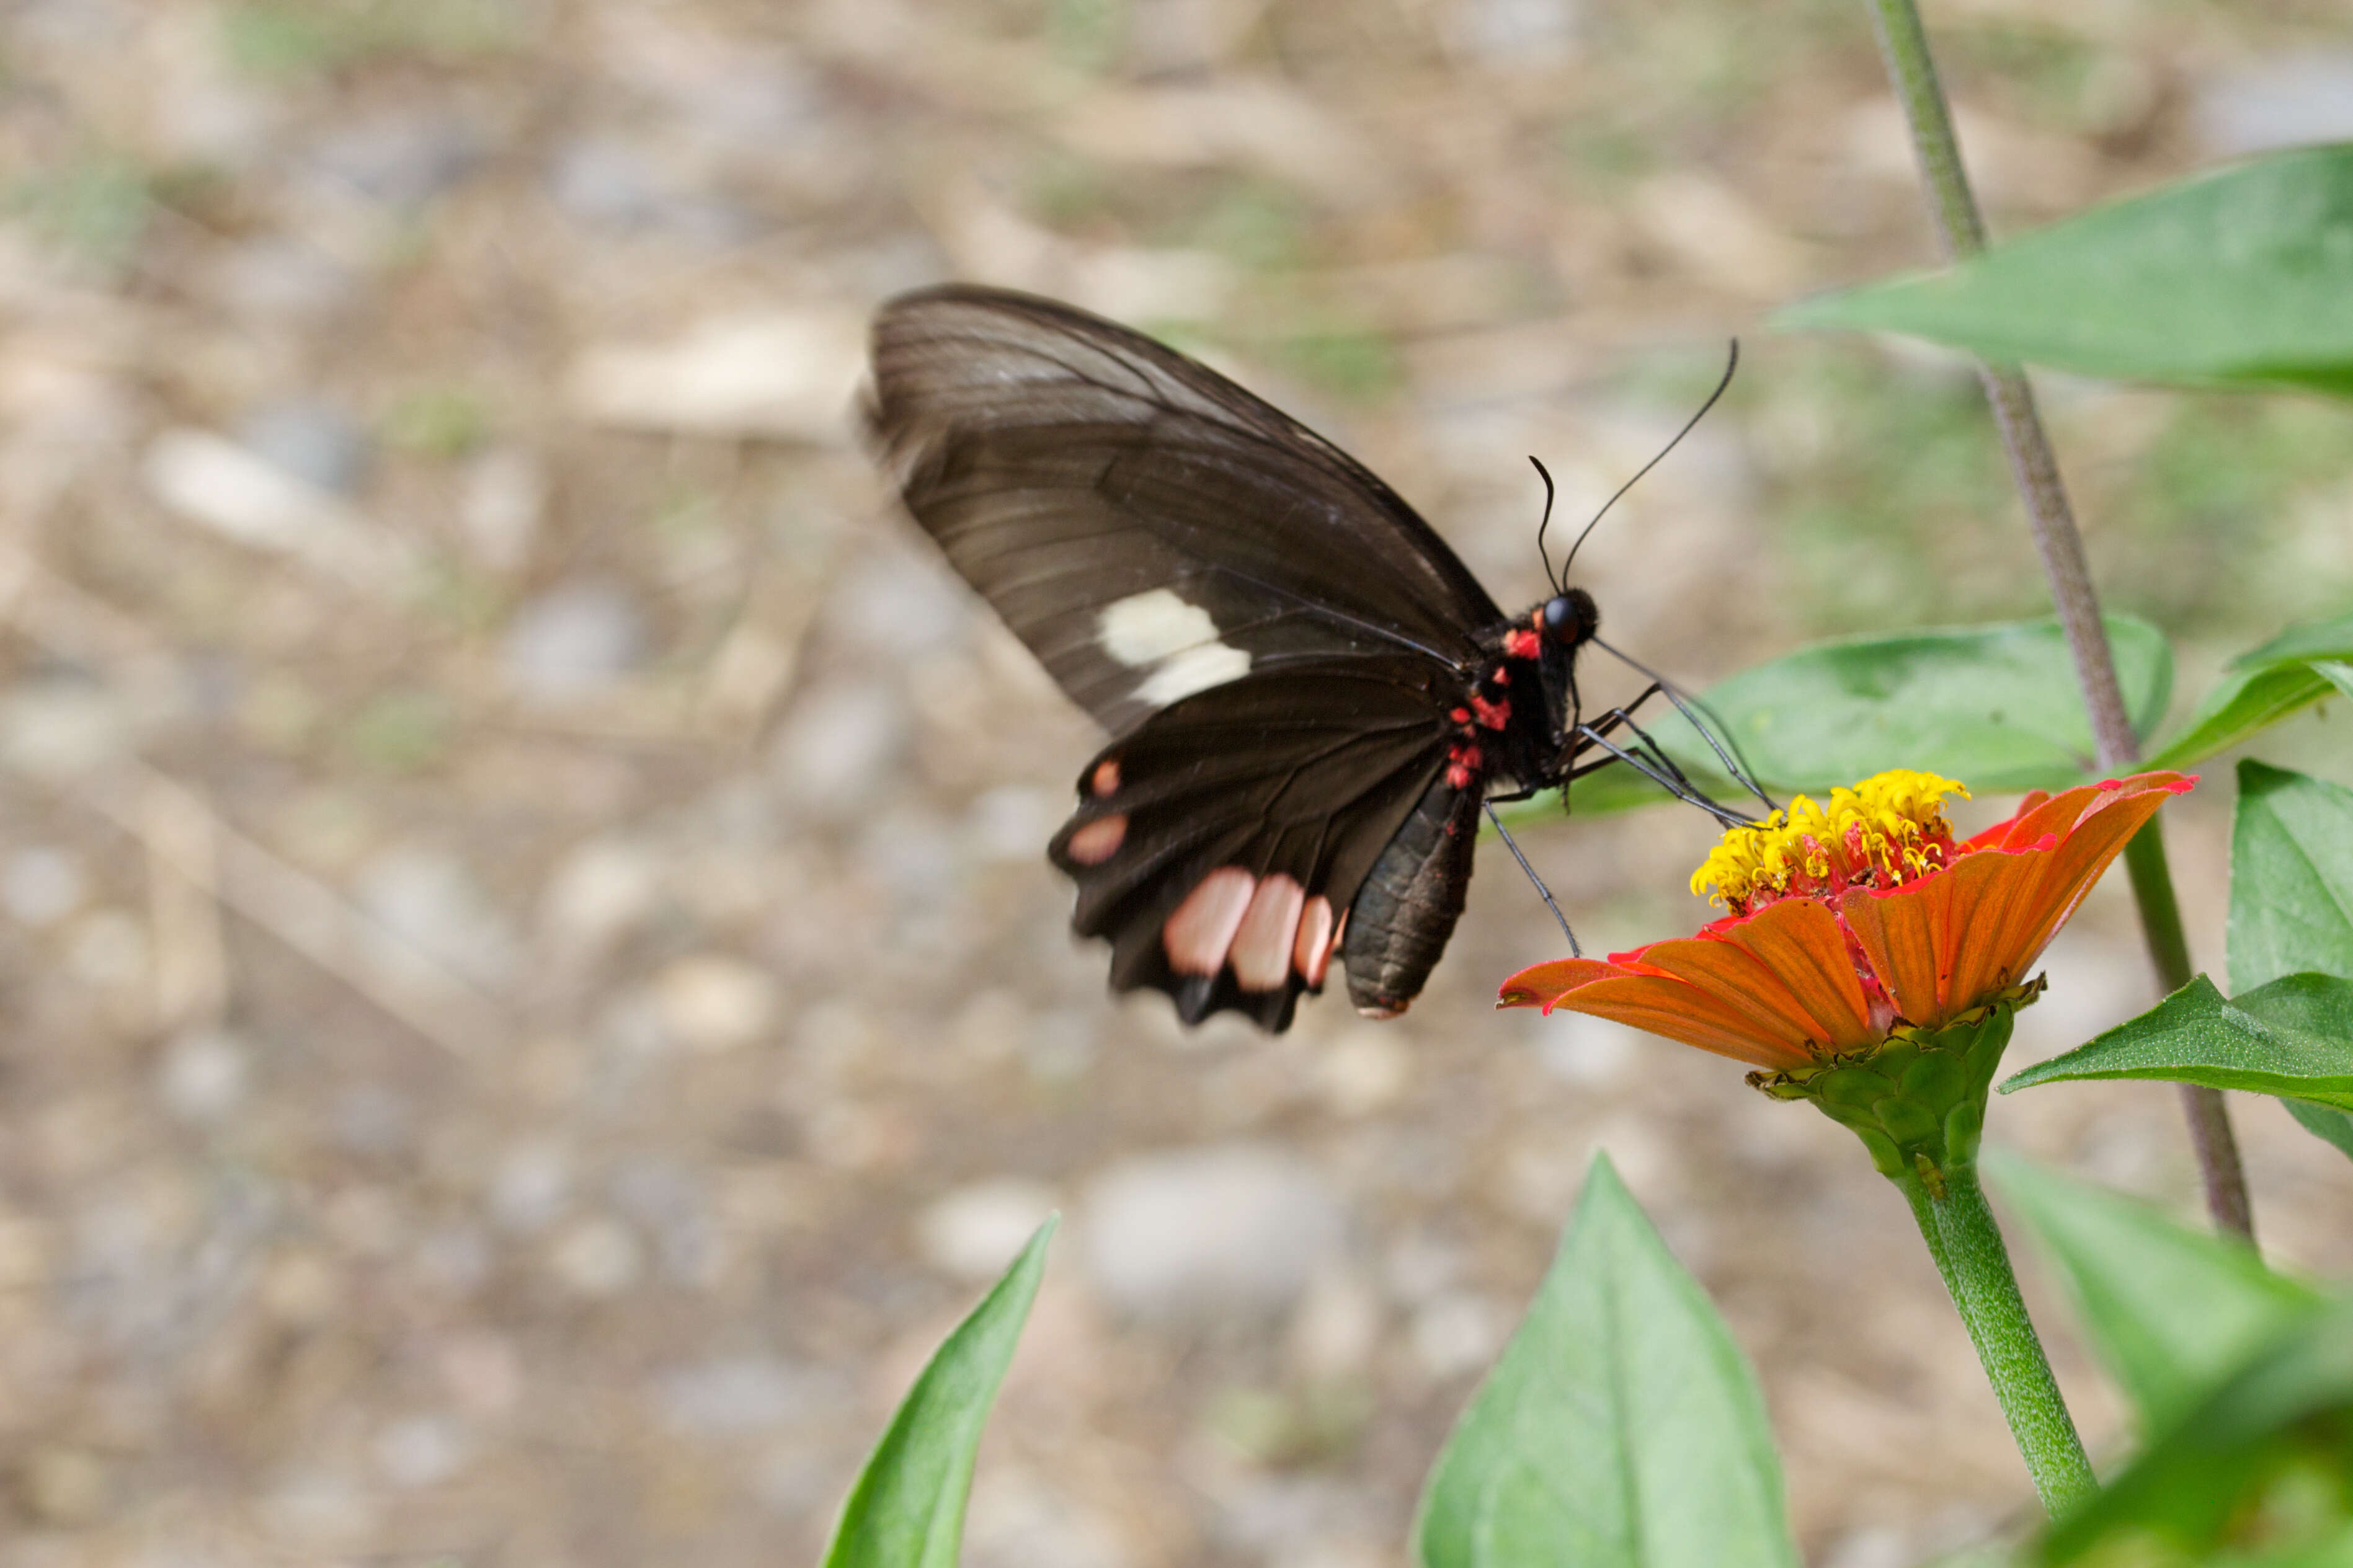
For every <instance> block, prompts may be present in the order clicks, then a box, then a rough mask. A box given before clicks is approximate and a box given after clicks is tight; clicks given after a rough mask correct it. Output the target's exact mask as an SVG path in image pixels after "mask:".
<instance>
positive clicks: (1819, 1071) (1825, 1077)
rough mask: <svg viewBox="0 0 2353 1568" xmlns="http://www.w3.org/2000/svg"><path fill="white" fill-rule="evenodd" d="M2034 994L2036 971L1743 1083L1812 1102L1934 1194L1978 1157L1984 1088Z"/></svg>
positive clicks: (1891, 1175)
mask: <svg viewBox="0 0 2353 1568" xmlns="http://www.w3.org/2000/svg"><path fill="white" fill-rule="evenodd" d="M2041 994H2042V976H2041V975H2039V974H2038V975H2036V976H2035V977H2034V978H2033V979H2032V980H2030V981H2028V982H2027V983H2026V984H2023V985H2013V986H2011V987H2010V989H2009V990H2007V991H2004V992H2002V993H2001V994H2000V995H1998V996H1996V997H1994V998H1993V999H1992V1000H1991V1001H1989V1002H1987V1003H1986V1004H1984V1005H1982V1006H1978V1007H1973V1008H1971V1009H1970V1010H1969V1011H1968V1012H1966V1013H1964V1014H1962V1015H1961V1016H1958V1017H1957V1018H1955V1019H1953V1020H1952V1022H1950V1023H1948V1024H1947V1025H1945V1026H1943V1027H1942V1028H1937V1029H1922V1028H1917V1027H1915V1026H1913V1025H1910V1024H1898V1025H1896V1026H1894V1029H1892V1030H1890V1031H1889V1033H1888V1037H1887V1039H1886V1041H1885V1042H1884V1043H1883V1044H1881V1045H1877V1046H1873V1047H1870V1048H1868V1049H1865V1050H1860V1051H1853V1052H1850V1053H1849V1054H1847V1055H1845V1056H1842V1057H1832V1058H1830V1059H1829V1060H1828V1061H1824V1062H1820V1063H1818V1064H1816V1065H1814V1066H1812V1067H1803V1068H1788V1069H1787V1070H1785V1071H1781V1072H1753V1073H1750V1074H1749V1075H1748V1081H1749V1083H1750V1084H1751V1085H1752V1086H1753V1087H1755V1088H1757V1089H1761V1090H1763V1091H1764V1092H1765V1093H1767V1094H1769V1095H1771V1096H1772V1097H1773V1098H1774V1099H1776V1100H1811V1101H1812V1102H1813V1104H1814V1107H1815V1109H1816V1110H1820V1112H1821V1113H1822V1114H1823V1115H1824V1116H1827V1117H1829V1118H1830V1119H1831V1121H1835V1122H1837V1123H1838V1124H1839V1125H1840V1126H1841V1127H1843V1128H1845V1129H1846V1130H1847V1131H1850V1132H1852V1133H1853V1134H1854V1135H1855V1136H1856V1137H1857V1138H1860V1139H1862V1146H1863V1148H1864V1149H1865V1150H1866V1151H1868V1152H1870V1155H1871V1163H1872V1164H1873V1165H1874V1166H1876V1167H1877V1168H1878V1170H1879V1173H1880V1174H1881V1175H1883V1176H1885V1177H1887V1178H1888V1179H1889V1180H1891V1181H1898V1180H1901V1179H1903V1178H1904V1177H1905V1175H1907V1174H1912V1175H1917V1176H1918V1177H1919V1178H1920V1179H1921V1180H1922V1181H1924V1182H1926V1184H1928V1190H1929V1192H1930V1193H1931V1194H1936V1195H1942V1194H1943V1191H1944V1184H1945V1173H1946V1172H1947V1171H1948V1170H1951V1169H1952V1168H1954V1167H1955V1166H1957V1165H1974V1164H1976V1163H1977V1157H1978V1140H1979V1139H1980V1138H1981V1137H1982V1136H1983V1134H1984V1131H1985V1107H1986V1096H1987V1095H1988V1094H1989V1093H1991V1092H1992V1089H1993V1079H1994V1073H1995V1071H1996V1070H1997V1069H1999V1068H2000V1066H2001V1053H2002V1051H2003V1050H2004V1049H2005V1048H2006V1047H2008V1046H2009V1045H2010V1023H2011V1020H2012V1019H2013V1018H2014V1017H2015V1016H2017V1013H2018V1010H2019V1009H2020V1008H2021V1007H2023V1006H2025V1005H2027V1004H2028V1003H2030V1002H2031V1001H2033V1000H2034V999H2035V997H2037V996H2039V995H2041Z"/></svg>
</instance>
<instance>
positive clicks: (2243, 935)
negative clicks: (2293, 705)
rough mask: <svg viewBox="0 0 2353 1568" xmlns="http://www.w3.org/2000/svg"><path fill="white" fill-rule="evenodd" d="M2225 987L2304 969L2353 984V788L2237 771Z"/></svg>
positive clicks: (2243, 987) (2278, 773) (2269, 771)
mask: <svg viewBox="0 0 2353 1568" xmlns="http://www.w3.org/2000/svg"><path fill="white" fill-rule="evenodd" d="M2230 952H2231V984H2232V989H2233V990H2236V991H2240V992H2245V991H2250V990H2253V988H2254V987H2256V986H2258V985H2261V984H2264V983H2265V982H2266V981H2271V980H2275V979H2277V978H2279V977H2280V976H2281V975H2284V974H2295V973H2301V972H2304V971H2307V970H2313V971H2317V972H2319V973H2324V974H2341V975H2346V976H2348V977H2353V790H2348V789H2346V788H2344V787H2342V786H2341V785H2337V784H2329V783H2327V782H2326V781H2325V780H2321V779H2316V778H2311V777H2308V776H2306V774H2303V773H2289V772H2287V771H2285V770H2284V769H2281V768H2274V767H2267V766H2265V765H2264V764H2263V763H2258V762H2254V761H2252V760H2250V761H2247V762H2242V763H2240V764H2239V811H2238V818H2237V820H2236V822H2235V823H2234V824H2233V825H2232V830H2231V925H2230Z"/></svg>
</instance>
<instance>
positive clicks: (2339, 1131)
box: [2280, 1100, 2353, 1160]
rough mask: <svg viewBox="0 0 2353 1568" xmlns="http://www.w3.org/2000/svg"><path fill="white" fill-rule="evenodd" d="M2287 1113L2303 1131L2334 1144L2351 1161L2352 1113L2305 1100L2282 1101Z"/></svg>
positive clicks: (2352, 1147) (2352, 1151)
mask: <svg viewBox="0 0 2353 1568" xmlns="http://www.w3.org/2000/svg"><path fill="white" fill-rule="evenodd" d="M2280 1103H2281V1104H2282V1105H2284V1106H2286V1107H2287V1113H2288V1114H2289V1115H2290V1116H2293V1117H2295V1119H2296V1121H2298V1122H2300V1123H2302V1124H2303V1127H2304V1130H2305V1131H2306V1132H2309V1133H2311V1134H2312V1135H2313V1136H2314V1137H2315V1138H2318V1139H2320V1140H2322V1141H2323V1142H2329V1143H2334V1144H2336V1145H2337V1150H2338V1151H2339V1152H2341V1153H2343V1154H2344V1156H2345V1157H2346V1158H2347V1159H2348V1160H2353V1112H2347V1111H2342V1110H2334V1109H2332V1108H2330V1107H2328V1106H2326V1105H2315V1104H2313V1103H2312V1102H2311V1101H2310V1100H2282V1101H2280Z"/></svg>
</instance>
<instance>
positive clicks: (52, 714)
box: [0, 677, 133, 784]
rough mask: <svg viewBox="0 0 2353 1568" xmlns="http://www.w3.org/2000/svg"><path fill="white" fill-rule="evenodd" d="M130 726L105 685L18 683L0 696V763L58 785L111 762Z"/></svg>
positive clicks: (64, 680) (66, 680)
mask: <svg viewBox="0 0 2353 1568" xmlns="http://www.w3.org/2000/svg"><path fill="white" fill-rule="evenodd" d="M132 738H133V737H132V721H131V718H130V715H129V714H127V713H126V712H124V711H123V707H122V704H121V702H119V701H118V700H116V699H115V698H114V696H113V695H112V694H111V692H109V691H107V690H106V689H104V688H103V687H100V686H98V685H96V684H94V683H92V682H90V681H88V680H81V679H73V678H70V677H56V678H51V679H37V680H26V681H20V682H18V683H17V684H16V686H15V687H13V688H11V689H9V690H8V692H7V693H6V694H5V697H0V761H5V762H6V763H7V765H8V766H10V767H12V768H14V769H16V771H17V772H18V773H24V774H26V775H27V776H29V777H32V778H37V779H39V780H41V781H43V782H44V783H47V784H64V783H66V782H68V781H69V780H71V779H75V778H78V777H80V776H82V775H83V774H86V773H91V772H94V771H95V770H97V769H99V768H101V767H104V766H105V765H106V764H108V763H112V762H115V761H116V760H118V759H119V758H121V756H122V755H123V754H124V753H125V752H128V751H129V750H130V749H131V744H132Z"/></svg>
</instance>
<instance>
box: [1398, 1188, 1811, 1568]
mask: <svg viewBox="0 0 2353 1568" xmlns="http://www.w3.org/2000/svg"><path fill="white" fill-rule="evenodd" d="M1414 1540H1415V1542H1416V1546H1417V1550H1418V1551H1419V1554H1420V1561H1421V1562H1422V1563H1424V1564H1425V1565H1426V1568H1523V1565H1525V1568H1536V1565H1539V1564H1542V1565H1545V1568H1550V1565H1552V1564H1557V1563H1577V1564H1579V1565H1580V1568H1702V1565H1706V1568H1747V1565H1749V1564H1762V1565H1770V1568H1796V1564H1797V1563H1798V1554H1797V1549H1796V1547H1795V1546H1794V1545H1793V1544H1792V1542H1791V1541H1790V1538H1789V1527H1788V1520H1787V1519H1786V1518H1785V1517H1784V1514H1783V1511H1782V1500H1781V1470H1780V1465H1779V1462H1778V1460H1777V1459H1776V1458H1775V1457H1774V1453H1773V1442H1772V1434H1771V1430H1770V1428H1769V1427H1768V1426H1767V1424H1766V1420H1765V1405H1764V1400H1763V1398H1762V1396H1761V1395H1760V1394H1758V1393H1757V1379H1756V1374H1755V1373H1752V1372H1751V1371H1750V1370H1749V1367H1748V1363H1747V1360H1746V1357H1744V1356H1743V1355H1742V1354H1741V1353H1740V1347H1739V1346H1738V1345H1736V1343H1734V1342H1733V1339H1732V1336H1731V1334H1730V1333H1729V1332H1727V1331H1725V1326H1724V1321H1723V1320H1722V1319H1720V1318H1719V1317H1717V1316H1716V1313H1715V1308H1714V1307H1713V1306H1711V1305H1710V1304H1709V1302H1708V1300H1707V1297H1706V1295H1705V1293H1704V1292H1703V1291H1702V1290H1701V1289H1700V1288H1699V1286H1698V1284H1697V1283H1696V1282H1695V1281H1694V1279H1692V1277H1691V1276H1690V1275H1689V1274H1686V1273H1685V1272H1683V1268H1682V1266H1681V1265H1679V1264H1678V1263H1676V1262H1675V1260H1674V1258H1673V1257H1672V1255H1670V1254H1669V1253H1668V1251H1667V1248H1666V1244H1665V1243H1663V1242H1662V1241H1661V1240H1660V1239H1659V1233H1658V1232H1657V1231H1655V1230H1653V1229H1652V1228H1651V1223H1650V1221H1649V1220H1647V1219H1646V1218H1644V1217H1643V1215H1642V1211H1641V1208H1640V1207H1638V1206H1637V1205H1635V1202H1634V1200H1633V1198H1632V1197H1631V1196H1630V1194H1628V1193H1627V1191H1626V1189H1625V1186H1624V1185H1623V1184H1621V1183H1620V1181H1619V1180H1618V1173H1617V1172H1616V1171H1614V1170H1612V1169H1611V1168H1610V1165H1609V1160H1608V1158H1607V1157H1606V1156H1601V1157H1597V1158H1596V1159H1595V1160H1594V1162H1593V1165H1592V1168H1591V1170H1590V1171H1589V1172H1588V1173H1587V1175H1586V1181H1585V1191H1584V1194H1582V1195H1581V1196H1580V1197H1579V1198H1578V1200H1577V1213H1576V1215H1575V1216H1574V1217H1572V1218H1571V1220H1570V1221H1569V1226H1568V1234H1567V1237H1565V1238H1564V1239H1563V1240H1562V1242H1561V1247H1560V1255H1559V1256H1558V1257H1557V1258H1555V1259H1554V1261H1553V1266H1552V1269H1551V1271H1550V1272H1549V1273H1548V1274H1546V1276H1545V1280H1544V1284H1543V1285H1542V1287H1540V1288H1539V1289H1538V1290H1537V1292H1536V1299H1535V1303H1534V1304H1533V1305H1532V1306H1530V1307H1529V1309H1528V1316H1527V1321H1525V1322H1524V1323H1522V1324H1521V1325H1520V1330H1519V1332H1518V1333H1517V1334H1515V1335H1514V1336H1513V1338H1512V1342H1511V1344H1510V1345H1509V1346H1508V1347H1506V1348H1505V1350H1504V1356H1503V1359H1502V1360H1501V1361H1499V1362H1498V1363H1496V1364H1495V1368H1494V1370H1493V1372H1491V1373H1489V1374H1488V1376H1487V1381H1486V1383H1485V1384H1483V1385H1482V1387H1481V1388H1480V1390H1479V1393H1478V1394H1477V1396H1476V1397H1475V1398H1474V1399H1473V1400H1472V1404H1471V1408H1470V1409H1469V1410H1468V1411H1466V1412H1465V1413H1464V1414H1463V1416H1462V1419H1461V1423H1460V1424H1459V1425H1457V1426H1456V1427H1455V1429H1454V1435H1453V1436H1451V1437H1450V1438H1449V1439H1447V1444H1446V1450H1445V1452H1444V1453H1442V1454H1440V1456H1439V1459H1438V1464H1437V1466H1436V1467H1435V1468H1433V1469H1432V1470H1431V1471H1430V1481H1429V1484H1428V1487H1427V1489H1425V1490H1424V1492H1423V1494H1422V1499H1421V1511H1420V1515H1419V1519H1418V1520H1417V1521H1415V1525H1414Z"/></svg>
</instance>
